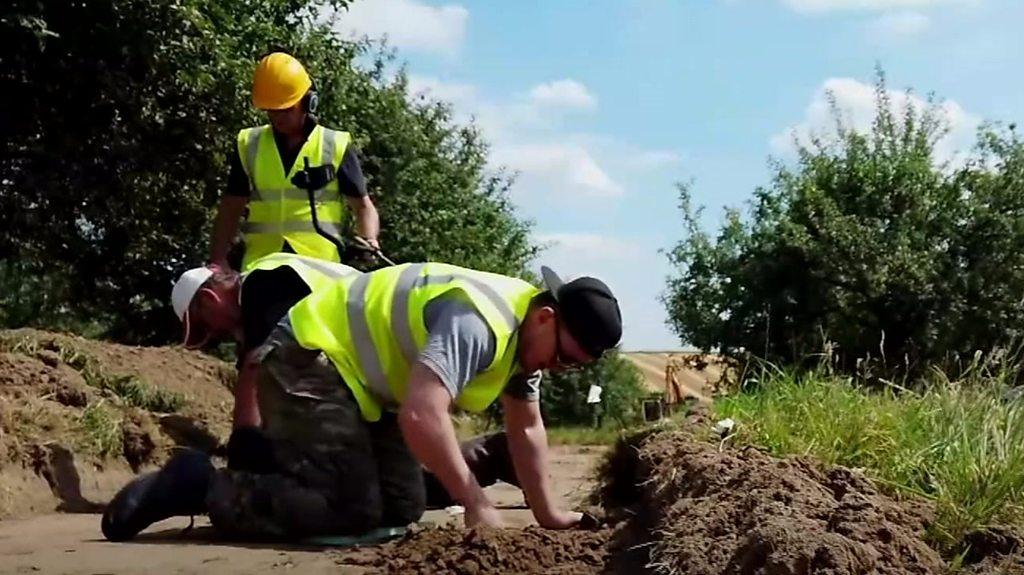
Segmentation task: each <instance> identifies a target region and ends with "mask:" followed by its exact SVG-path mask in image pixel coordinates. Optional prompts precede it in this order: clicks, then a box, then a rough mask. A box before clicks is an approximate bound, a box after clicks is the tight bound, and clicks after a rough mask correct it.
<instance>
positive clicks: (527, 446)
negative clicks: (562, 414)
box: [506, 423, 557, 526]
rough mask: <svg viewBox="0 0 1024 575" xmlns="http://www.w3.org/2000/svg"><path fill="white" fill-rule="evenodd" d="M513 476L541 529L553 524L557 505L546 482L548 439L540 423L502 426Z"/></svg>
mask: <svg viewBox="0 0 1024 575" xmlns="http://www.w3.org/2000/svg"><path fill="white" fill-rule="evenodd" d="M506 433H507V435H508V446H509V451H510V453H511V455H512V463H513V464H514V465H515V470H516V477H517V478H518V479H519V483H520V486H521V487H522V489H523V491H524V492H525V493H526V499H527V500H528V501H529V502H530V510H531V511H532V512H533V516H534V518H535V519H537V523H539V524H540V525H541V526H550V525H551V524H552V523H553V518H554V515H555V511H556V510H557V505H556V502H555V500H554V495H553V493H552V492H551V482H550V481H549V479H548V475H549V473H548V439H547V431H546V430H545V429H544V425H543V423H538V424H535V425H532V426H530V427H524V428H517V427H506Z"/></svg>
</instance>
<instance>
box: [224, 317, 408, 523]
mask: <svg viewBox="0 0 1024 575" xmlns="http://www.w3.org/2000/svg"><path fill="white" fill-rule="evenodd" d="M259 353H260V354H261V355H263V359H262V362H261V365H260V379H259V383H258V386H259V407H260V414H261V416H262V418H263V426H264V429H263V431H264V433H265V435H266V436H267V438H268V439H269V440H270V441H269V442H268V448H267V451H268V453H266V457H267V458H268V459H270V460H271V461H270V462H269V463H270V464H269V465H260V466H259V467H260V471H263V472H254V471H248V470H242V469H221V470H218V471H217V474H216V476H215V478H214V480H213V483H212V485H211V487H210V490H209V492H208V494H207V506H208V508H209V513H210V520H211V521H212V523H213V524H214V526H215V527H216V528H217V529H218V530H220V531H222V532H224V533H226V534H230V535H238V536H249V537H252V536H258V537H266V536H269V537H287V538H294V537H304V536H311V535H324V534H357V533H361V532H365V531H367V530H369V529H373V528H375V527H393V526H403V525H407V524H408V523H412V522H415V521H417V520H419V518H420V516H421V515H422V514H423V510H424V507H425V499H426V495H425V492H424V484H423V472H422V468H421V467H420V465H419V463H418V462H417V461H416V459H415V458H414V457H413V456H412V454H411V453H410V452H409V450H408V448H407V447H406V446H405V442H404V440H403V439H402V434H401V430H400V429H399V427H398V422H397V419H396V416H395V415H394V414H393V413H385V414H384V415H383V417H382V418H381V420H380V421H378V422H373V423H368V422H366V421H365V420H363V419H362V417H361V416H360V413H359V407H358V405H357V404H356V402H355V399H354V398H353V397H352V394H351V392H350V391H349V389H348V387H347V385H346V384H345V382H344V381H342V379H341V377H340V375H339V374H338V371H337V370H336V369H335V367H334V365H333V364H332V363H331V361H330V360H329V359H328V358H327V357H326V356H325V355H324V354H323V353H322V352H320V351H311V350H307V349H304V348H303V347H301V346H300V345H299V344H298V342H296V341H295V338H294V336H293V335H292V334H291V331H290V329H288V327H287V326H279V327H278V328H277V329H275V330H274V332H273V333H271V335H270V337H269V338H268V339H267V343H266V344H265V345H264V347H263V348H262V349H261V350H260V352H259ZM268 471H269V472H268Z"/></svg>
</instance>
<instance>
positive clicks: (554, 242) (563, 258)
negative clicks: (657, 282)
mask: <svg viewBox="0 0 1024 575" xmlns="http://www.w3.org/2000/svg"><path fill="white" fill-rule="evenodd" d="M537 241H538V242H540V243H541V244H550V246H549V249H548V252H545V253H551V254H553V255H557V256H559V259H560V262H561V263H563V264H565V266H567V267H568V268H569V269H567V270H566V271H565V272H564V273H565V274H569V275H568V278H570V279H571V278H572V277H575V276H580V275H597V274H598V272H599V270H596V269H589V266H590V265H591V264H593V263H594V262H601V261H605V260H609V259H611V260H621V261H630V260H632V259H633V258H636V257H638V256H640V255H641V254H642V253H643V248H642V247H641V246H640V245H639V244H636V243H634V242H632V241H629V240H625V239H622V238H614V237H609V236H602V235H600V234H591V233H565V232H555V233H541V234H537ZM560 273H563V272H560ZM563 279H566V278H563Z"/></svg>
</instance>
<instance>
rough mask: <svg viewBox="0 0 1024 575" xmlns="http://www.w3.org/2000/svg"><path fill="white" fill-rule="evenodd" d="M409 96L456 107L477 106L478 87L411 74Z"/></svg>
mask: <svg viewBox="0 0 1024 575" xmlns="http://www.w3.org/2000/svg"><path fill="white" fill-rule="evenodd" d="M408 82H409V95H410V96H413V97H414V98H418V97H426V98H430V99H432V100H441V101H444V102H449V103H451V104H454V105H456V106H459V105H465V106H475V103H476V99H477V89H476V86H474V85H472V84H465V83H460V82H445V81H442V80H440V79H438V78H432V77H429V76H419V75H416V74H409V77H408Z"/></svg>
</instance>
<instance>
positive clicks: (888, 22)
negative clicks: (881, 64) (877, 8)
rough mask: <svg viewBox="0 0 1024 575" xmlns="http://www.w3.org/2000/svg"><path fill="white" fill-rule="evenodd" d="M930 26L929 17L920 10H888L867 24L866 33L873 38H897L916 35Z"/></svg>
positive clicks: (882, 39) (883, 39)
mask: <svg viewBox="0 0 1024 575" xmlns="http://www.w3.org/2000/svg"><path fill="white" fill-rule="evenodd" d="M930 26H931V19H930V18H929V17H928V16H926V15H924V14H922V13H920V12H914V11H911V10H905V11H900V12H890V13H887V14H882V15H881V16H879V17H878V18H877V19H875V20H873V21H872V22H871V23H870V24H868V35H869V36H870V37H872V38H874V39H875V40H881V41H885V40H894V39H896V40H898V39H902V38H910V37H913V36H917V35H918V34H921V33H922V32H924V31H925V30H927V29H928V28H929V27H930Z"/></svg>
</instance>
